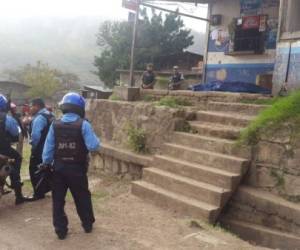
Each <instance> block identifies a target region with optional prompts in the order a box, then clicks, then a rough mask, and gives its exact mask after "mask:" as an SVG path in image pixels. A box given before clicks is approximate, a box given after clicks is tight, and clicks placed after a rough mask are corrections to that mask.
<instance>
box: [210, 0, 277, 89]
mask: <svg viewBox="0 0 300 250" xmlns="http://www.w3.org/2000/svg"><path fill="white" fill-rule="evenodd" d="M242 1H244V2H245V1H246V0H228V1H218V2H216V3H215V4H213V5H212V14H221V15H222V25H220V26H211V27H210V34H209V44H208V56H207V66H206V79H205V80H206V82H211V81H214V80H226V81H243V82H249V83H256V78H257V75H260V74H269V73H270V74H272V72H273V70H274V63H275V55H276V38H277V30H278V16H279V0H261V3H260V4H259V5H260V7H259V8H258V9H254V10H247V11H246V10H242V9H241V2H242ZM252 2H253V1H252ZM257 14H265V15H268V28H267V33H266V40H265V53H264V54H260V55H235V56H232V55H225V54H224V53H226V52H228V50H229V40H230V38H229V36H230V35H229V29H228V25H229V24H230V23H231V21H232V18H234V17H240V16H242V15H245V16H248V15H257Z"/></svg>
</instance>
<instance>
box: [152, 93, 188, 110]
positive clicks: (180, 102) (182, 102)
mask: <svg viewBox="0 0 300 250" xmlns="http://www.w3.org/2000/svg"><path fill="white" fill-rule="evenodd" d="M157 105H158V106H165V107H169V108H180V107H183V106H192V104H191V103H190V102H189V101H188V100H186V99H181V98H176V97H172V96H166V97H163V98H161V99H160V100H159V101H158V103H157Z"/></svg>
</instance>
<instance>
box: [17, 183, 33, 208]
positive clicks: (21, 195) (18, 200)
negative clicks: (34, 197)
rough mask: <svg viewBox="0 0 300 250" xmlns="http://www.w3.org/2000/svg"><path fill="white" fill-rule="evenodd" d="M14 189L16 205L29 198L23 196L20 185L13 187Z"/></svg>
mask: <svg viewBox="0 0 300 250" xmlns="http://www.w3.org/2000/svg"><path fill="white" fill-rule="evenodd" d="M14 190H15V195H16V201H15V204H16V205H20V204H22V203H24V202H25V201H29V200H30V199H29V198H27V197H24V196H23V194H22V185H19V186H17V187H15V188H14Z"/></svg>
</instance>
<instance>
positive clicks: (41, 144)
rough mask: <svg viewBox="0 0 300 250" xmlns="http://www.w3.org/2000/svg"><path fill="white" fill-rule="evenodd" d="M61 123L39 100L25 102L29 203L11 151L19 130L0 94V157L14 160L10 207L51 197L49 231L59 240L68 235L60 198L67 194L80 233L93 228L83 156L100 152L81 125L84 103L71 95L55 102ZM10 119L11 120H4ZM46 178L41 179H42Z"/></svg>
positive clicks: (15, 155) (90, 133)
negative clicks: (28, 117)
mask: <svg viewBox="0 0 300 250" xmlns="http://www.w3.org/2000/svg"><path fill="white" fill-rule="evenodd" d="M59 105H60V109H61V111H62V114H63V115H62V117H61V118H60V119H57V120H56V119H55V117H54V114H53V113H52V112H51V111H49V110H48V109H46V105H45V102H44V101H43V99H41V98H37V99H34V100H32V101H31V105H30V113H31V115H32V119H31V122H30V124H28V125H29V126H28V127H29V129H28V130H29V135H30V144H31V148H32V149H31V156H30V164H29V173H30V179H31V183H32V187H33V195H32V197H25V196H24V195H23V193H22V182H21V177H20V169H21V165H22V156H21V154H20V153H19V152H18V151H17V150H16V149H15V148H14V147H13V146H12V144H13V143H14V142H19V138H20V134H21V133H22V130H23V131H24V126H25V124H23V123H22V122H21V121H20V120H19V119H15V118H14V115H13V113H12V112H10V101H9V100H8V99H7V98H6V97H5V96H4V95H3V94H1V93H0V155H3V156H6V157H8V158H9V159H13V160H14V166H13V168H12V171H11V174H10V180H11V188H12V189H13V190H14V192H15V197H16V199H15V204H16V205H19V204H22V203H24V202H33V201H37V200H40V199H44V198H45V194H46V193H47V192H49V191H50V190H51V191H52V202H53V206H52V207H53V225H54V229H55V233H56V234H57V236H58V238H59V239H65V238H66V236H67V233H68V219H67V215H66V214H65V210H64V206H65V197H66V194H67V191H68V189H69V190H70V192H71V194H72V196H73V199H74V202H75V205H76V210H77V213H78V215H79V217H80V219H81V223H82V227H83V229H84V231H85V232H86V233H90V232H92V230H93V224H94V222H95V218H94V213H93V207H92V201H91V193H90V191H89V188H88V178H87V171H88V153H89V152H94V151H97V150H98V149H99V148H100V140H99V138H98V137H97V136H96V134H95V133H94V131H93V128H92V126H91V124H90V123H89V122H88V121H87V120H86V119H85V100H84V98H83V97H82V96H81V95H79V94H77V93H68V94H66V95H65V96H64V97H63V99H62V101H61V102H60V104H59ZM9 113H11V114H9ZM46 177H47V179H46Z"/></svg>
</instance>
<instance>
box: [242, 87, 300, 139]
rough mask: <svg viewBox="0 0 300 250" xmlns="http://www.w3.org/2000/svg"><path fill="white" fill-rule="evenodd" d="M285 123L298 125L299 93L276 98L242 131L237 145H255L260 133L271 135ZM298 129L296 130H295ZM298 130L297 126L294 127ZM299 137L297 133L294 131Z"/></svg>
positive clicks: (299, 113) (299, 117)
mask: <svg viewBox="0 0 300 250" xmlns="http://www.w3.org/2000/svg"><path fill="white" fill-rule="evenodd" d="M286 122H291V123H292V124H296V125H297V124H300V91H296V92H294V93H293V94H291V95H289V96H287V97H281V98H278V99H277V101H275V102H274V103H273V105H272V106H270V107H268V108H267V109H265V110H264V111H262V112H261V113H260V114H259V116H258V117H257V118H256V119H255V120H254V121H252V122H251V123H250V125H249V126H248V127H247V128H246V129H245V130H243V131H242V133H241V136H240V139H239V144H256V143H257V141H258V140H259V138H260V134H261V133H265V134H271V133H273V132H274V131H275V130H276V129H278V128H280V126H281V125H283V124H284V123H286ZM297 127H298V128H297ZM295 128H296V129H298V130H299V126H295ZM296 134H298V135H299V132H297V131H296Z"/></svg>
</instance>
